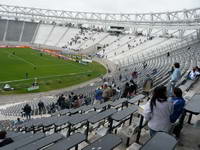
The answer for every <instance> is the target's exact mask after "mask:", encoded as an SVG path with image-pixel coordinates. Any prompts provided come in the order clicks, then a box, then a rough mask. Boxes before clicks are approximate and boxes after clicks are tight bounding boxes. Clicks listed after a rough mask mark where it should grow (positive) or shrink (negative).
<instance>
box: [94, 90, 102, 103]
mask: <svg viewBox="0 0 200 150" xmlns="http://www.w3.org/2000/svg"><path fill="white" fill-rule="evenodd" d="M102 94H103V91H102V90H101V88H100V87H99V88H97V89H96V90H95V99H96V101H95V103H102Z"/></svg>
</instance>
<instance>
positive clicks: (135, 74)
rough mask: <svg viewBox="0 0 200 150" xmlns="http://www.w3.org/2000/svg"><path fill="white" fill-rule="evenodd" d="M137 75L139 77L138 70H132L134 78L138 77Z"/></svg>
mask: <svg viewBox="0 0 200 150" xmlns="http://www.w3.org/2000/svg"><path fill="white" fill-rule="evenodd" d="M137 77H138V72H137V71H134V72H132V78H133V79H137Z"/></svg>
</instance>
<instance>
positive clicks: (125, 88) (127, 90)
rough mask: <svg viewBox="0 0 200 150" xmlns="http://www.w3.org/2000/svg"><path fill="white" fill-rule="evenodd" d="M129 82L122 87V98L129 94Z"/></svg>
mask: <svg viewBox="0 0 200 150" xmlns="http://www.w3.org/2000/svg"><path fill="white" fill-rule="evenodd" d="M129 88H130V87H129V83H128V82H127V83H126V84H125V87H124V92H123V94H122V98H127V97H128V94H129Z"/></svg>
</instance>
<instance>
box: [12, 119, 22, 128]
mask: <svg viewBox="0 0 200 150" xmlns="http://www.w3.org/2000/svg"><path fill="white" fill-rule="evenodd" d="M22 123H23V121H21V119H20V118H17V120H15V121H14V126H18V125H20V124H22Z"/></svg>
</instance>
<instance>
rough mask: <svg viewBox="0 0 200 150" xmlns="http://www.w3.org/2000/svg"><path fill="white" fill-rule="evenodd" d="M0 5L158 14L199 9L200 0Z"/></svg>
mask: <svg viewBox="0 0 200 150" xmlns="http://www.w3.org/2000/svg"><path fill="white" fill-rule="evenodd" d="M0 4H6V5H18V6H28V7H37V8H48V9H61V10H71V11H93V12H115V13H123V12H124V13H136V12H138V13H139V12H140V13H142V12H158V11H171V10H182V9H189V8H197V7H200V0H0Z"/></svg>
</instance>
